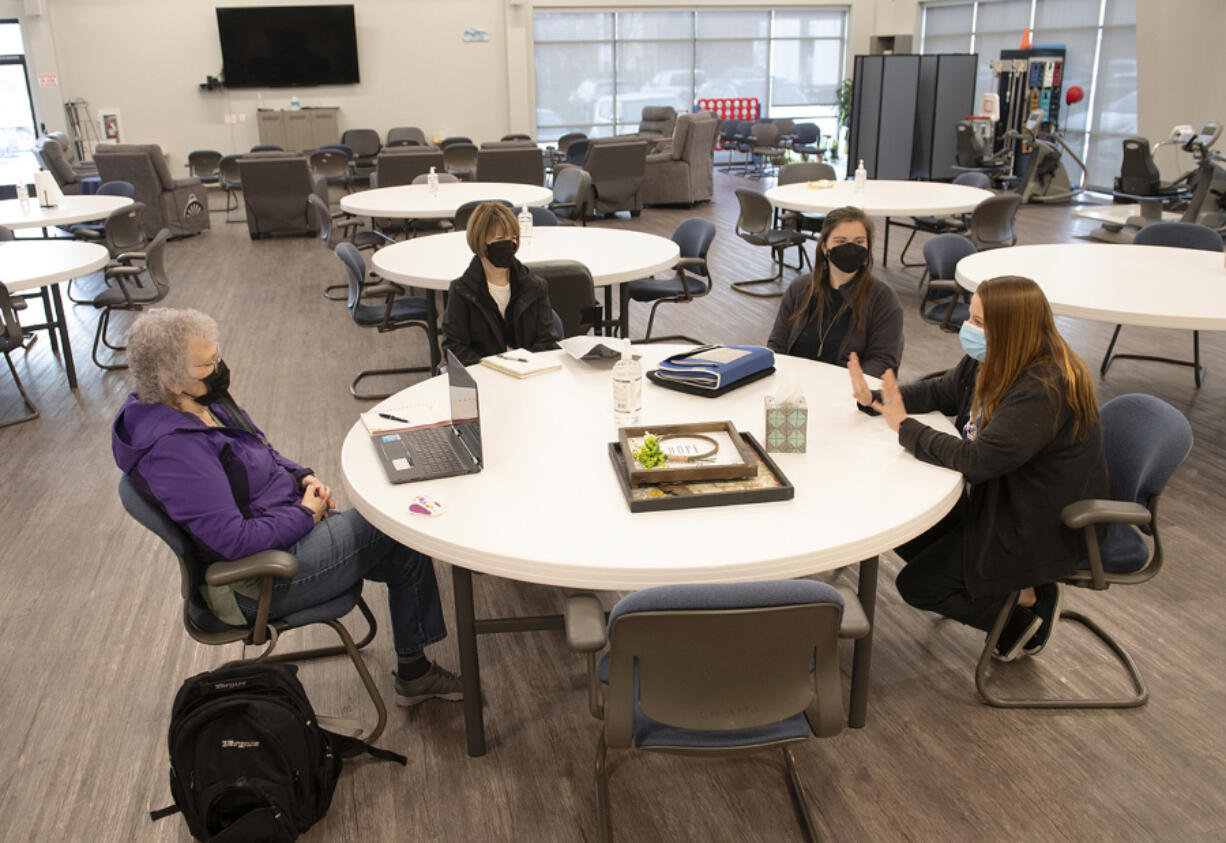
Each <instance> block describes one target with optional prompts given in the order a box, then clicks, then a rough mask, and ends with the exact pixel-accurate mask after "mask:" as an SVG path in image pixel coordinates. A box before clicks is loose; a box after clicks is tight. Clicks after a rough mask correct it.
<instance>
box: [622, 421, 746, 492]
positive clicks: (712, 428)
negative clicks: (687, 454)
mask: <svg viewBox="0 0 1226 843" xmlns="http://www.w3.org/2000/svg"><path fill="white" fill-rule="evenodd" d="M646 433H651V434H653V435H655V436H664V435H666V434H670V433H679V434H687V433H706V434H711V433H715V434H722V436H721V437H720V438H721V439H725V440H726V441H725V443H724V444H725V446H726V445H727V444H728V443H731V444H732V447H733V448H735V449H736V450H735V451H733V452H732V453H729V452H728V451H727V448H726V447H724V448H721V449H720V451H719V455H718V456H719V459H720V462H719V463H718V464H716V465H712V464H708V463H704V462H690V463H686V462H669V463H666V464H665V465H659V466H656V467H654V468H643V467H642V466H641V465H639V464H638V463H637V462H635V460H634V455H633V449H632V448H631V446H630V440H631V439H636V438H639V437H641V436H643V435H644V434H646ZM617 442H618V445H619V446H620V449H621V454H622V460H623V462H624V464H625V467H626V476H628V477H629V478H630V482H631V483H632V484H634V485H638V484H640V483H668V482H675V481H679V482H690V481H694V480H736V479H742V478H746V477H753V476H754V475H756V474H757V473H758V465H757V463H756V462H755V461H754V459H753V452H752V450H751V449H750V448H749V447H747V446H746V445H745V443H744V442H743V441H742V440H741V437H740V436H739V435H738V434H737V432H736V425H734V424H733V423H732V422H730V421H710V422H688V423H686V424H653V425H638V426H632V427H623V428H621V429H620V430H619V431H618V432H617Z"/></svg>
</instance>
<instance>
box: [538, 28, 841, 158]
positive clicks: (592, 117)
mask: <svg viewBox="0 0 1226 843" xmlns="http://www.w3.org/2000/svg"><path fill="white" fill-rule="evenodd" d="M533 17H534V27H533V31H534V37H535V42H536V48H535V57H536V106H537V108H536V122H537V137H538V139H540V140H555V139H557V138H558V137H560V136H561V135H563V134H565V133H566V132H571V131H580V132H585V133H586V134H587V135H589V136H591V137H600V136H607V135H613V134H619V133H623V132H633V131H634V130H635V129H636V128H637V127H638V124H639V119H640V117H641V116H642V113H643V106H645V105H671V106H673V107H674V108H676V109H677V111H679V112H687V111H693V110H694V107H695V104H696V102H697V101H698V100H699V99H703V98H708V97H756V98H757V99H758V101H759V103H760V104H761V113H762V115H763V116H764V117H766V116H769V117H791V118H793V119H797V118H804V119H807V120H813V121H815V122H817V123H818V125H819V126H820V127H821V129H822V135H823V136H826V135H827V134H828V133H830V132H832V131H833V130H834V121H835V94H836V91H837V90H838V86H839V82H840V81H841V80H842V78H843V66H844V63H845V61H846V54H847V11H846V10H845V9H834V10H831V9H828V8H827V9H820V10H817V9H787V10H779V11H771V10H766V9H763V10H742V9H693V10H672V11H631V10H626V11H611V12H570V11H566V12H562V11H543V12H537V13H536V14H535V15H534V16H533Z"/></svg>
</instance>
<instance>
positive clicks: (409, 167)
mask: <svg viewBox="0 0 1226 843" xmlns="http://www.w3.org/2000/svg"><path fill="white" fill-rule="evenodd" d="M444 164H445V161H444V157H443V153H441V152H439V151H438V150H437V149H421V148H418V147H411V146H410V147H397V148H396V149H394V150H384V151H383V152H381V153H379V157H378V159H376V163H375V179H376V181H377V183H378V186H379V187H394V186H396V185H401V184H412V183H413V179H415V178H417V177H418V176H420V175H422V174H428V173H429V172H430V168H431V167H434V169H435V171H436V172H439V173H441V172H443V167H444Z"/></svg>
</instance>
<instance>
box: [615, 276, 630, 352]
mask: <svg viewBox="0 0 1226 843" xmlns="http://www.w3.org/2000/svg"><path fill="white" fill-rule="evenodd" d="M617 325H618V330H620V331H621V334H622V336H623V337H625V338H626V339H630V285H629V284H618V285H617Z"/></svg>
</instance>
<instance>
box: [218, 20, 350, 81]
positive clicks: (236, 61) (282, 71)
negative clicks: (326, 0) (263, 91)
mask: <svg viewBox="0 0 1226 843" xmlns="http://www.w3.org/2000/svg"><path fill="white" fill-rule="evenodd" d="M217 33H218V36H219V37H220V38H221V58H222V66H223V72H224V74H225V84H226V87H228V88H288V87H294V86H300V85H303V86H304V85H353V84H356V83H357V82H358V81H359V79H358V42H357V37H356V35H355V32H354V27H353V6H352V5H348V6H243V7H226V8H221V7H219V8H218V9H217Z"/></svg>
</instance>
